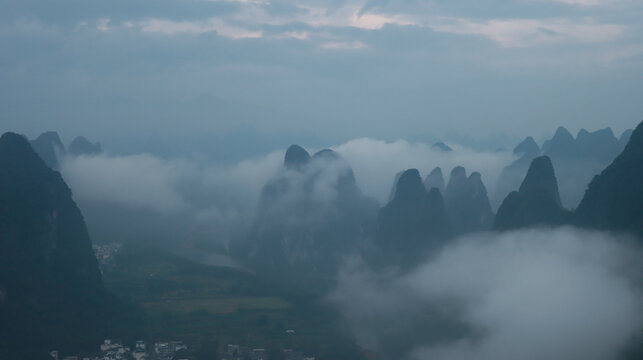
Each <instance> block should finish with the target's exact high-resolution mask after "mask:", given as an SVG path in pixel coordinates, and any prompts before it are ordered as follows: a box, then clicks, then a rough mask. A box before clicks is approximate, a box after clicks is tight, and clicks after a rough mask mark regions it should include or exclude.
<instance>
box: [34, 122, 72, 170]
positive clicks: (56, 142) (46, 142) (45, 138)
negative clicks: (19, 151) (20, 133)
mask: <svg viewBox="0 0 643 360" xmlns="http://www.w3.org/2000/svg"><path fill="white" fill-rule="evenodd" d="M31 147H32V148H33V149H34V151H36V153H37V154H38V156H40V158H41V159H42V160H44V161H45V164H47V166H49V167H50V168H52V169H58V165H59V163H58V155H59V154H64V153H65V146H64V145H63V143H62V141H60V136H58V133H57V132H55V131H47V132H45V133H42V134H40V136H38V137H37V138H36V140H32V141H31Z"/></svg>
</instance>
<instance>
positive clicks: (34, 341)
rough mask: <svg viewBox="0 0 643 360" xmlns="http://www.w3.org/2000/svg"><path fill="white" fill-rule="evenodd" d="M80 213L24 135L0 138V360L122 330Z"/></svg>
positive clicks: (88, 342)
mask: <svg viewBox="0 0 643 360" xmlns="http://www.w3.org/2000/svg"><path fill="white" fill-rule="evenodd" d="M121 310H122V309H121V308H120V305H119V304H118V303H117V302H116V301H115V300H114V299H113V298H112V297H111V296H110V295H109V294H107V293H106V292H105V290H104V287H103V282H102V279H101V274H100V272H99V269H98V264H97V261H96V258H95V257H94V253H93V251H92V247H91V243H90V240H89V236H88V233H87V229H86V227H85V222H84V220H83V216H82V214H81V213H80V210H79V209H78V207H77V206H76V204H75V203H74V201H73V200H72V196H71V191H70V190H69V188H68V187H67V185H66V184H65V182H64V181H63V179H62V178H61V176H60V174H59V173H57V172H54V171H53V170H51V169H50V168H49V167H48V166H47V165H46V164H45V162H44V161H43V160H41V158H40V157H39V156H38V155H37V154H36V152H34V150H32V148H31V146H30V145H29V142H28V141H27V139H26V138H24V137H23V136H21V135H17V134H14V133H6V134H4V135H3V136H2V138H0V358H2V359H43V358H45V356H46V354H47V351H49V350H52V349H58V350H62V351H65V350H74V351H77V350H79V349H89V348H93V347H95V346H96V344H97V343H98V341H100V340H101V339H102V337H103V336H105V335H106V334H107V333H109V331H110V329H113V328H115V327H117V326H118V323H119V322H118V318H119V315H118V314H119V313H120V311H121Z"/></svg>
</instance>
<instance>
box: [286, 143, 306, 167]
mask: <svg viewBox="0 0 643 360" xmlns="http://www.w3.org/2000/svg"><path fill="white" fill-rule="evenodd" d="M309 161H310V155H309V154H308V151H306V150H304V148H302V147H301V146H299V145H290V147H289V148H288V150H286V156H285V158H284V166H285V167H286V169H301V167H303V166H305V165H306V164H308V162H309Z"/></svg>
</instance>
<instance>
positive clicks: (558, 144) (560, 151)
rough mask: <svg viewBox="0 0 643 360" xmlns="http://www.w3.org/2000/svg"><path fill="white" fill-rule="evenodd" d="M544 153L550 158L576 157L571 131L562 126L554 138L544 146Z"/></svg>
mask: <svg viewBox="0 0 643 360" xmlns="http://www.w3.org/2000/svg"><path fill="white" fill-rule="evenodd" d="M543 153H544V154H545V155H547V156H549V157H550V158H551V157H574V156H576V145H575V143H574V137H573V136H572V134H571V133H570V132H569V130H567V129H565V128H564V127H562V126H560V127H558V129H557V130H556V134H554V137H553V138H551V140H549V141H546V142H545V144H544V145H543Z"/></svg>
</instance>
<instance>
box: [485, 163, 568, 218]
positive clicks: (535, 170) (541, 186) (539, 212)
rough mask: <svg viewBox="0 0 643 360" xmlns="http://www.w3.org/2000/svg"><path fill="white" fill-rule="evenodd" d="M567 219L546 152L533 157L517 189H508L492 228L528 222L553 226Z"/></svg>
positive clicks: (566, 212)
mask: <svg viewBox="0 0 643 360" xmlns="http://www.w3.org/2000/svg"><path fill="white" fill-rule="evenodd" d="M568 220H569V212H568V211H567V210H565V209H564V208H563V207H562V206H561V205H560V196H559V194H558V185H557V183H556V175H555V173H554V167H553V166H552V164H551V160H550V159H549V157H547V156H540V157H537V158H535V159H534V160H533V161H532V163H531V166H530V167H529V170H528V171H527V176H525V180H524V181H523V182H522V184H521V185H520V189H519V190H518V191H513V192H511V193H510V194H509V195H508V196H507V197H506V198H505V200H504V201H503V202H502V205H500V208H499V209H498V213H497V214H496V219H495V222H494V229H495V230H511V229H519V228H526V227H532V226H556V225H561V224H564V223H565V222H567V221H568Z"/></svg>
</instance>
